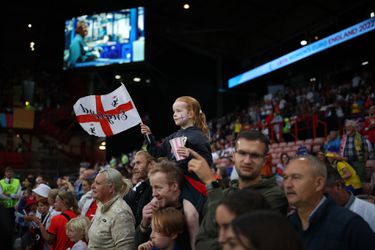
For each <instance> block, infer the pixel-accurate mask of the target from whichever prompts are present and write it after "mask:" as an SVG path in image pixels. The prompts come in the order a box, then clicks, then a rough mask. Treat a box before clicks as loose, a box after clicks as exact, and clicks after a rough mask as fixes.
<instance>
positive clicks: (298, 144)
mask: <svg viewBox="0 0 375 250" xmlns="http://www.w3.org/2000/svg"><path fill="white" fill-rule="evenodd" d="M304 143H305V142H304V141H303V140H298V141H296V145H297V146H301V145H303V144H304Z"/></svg>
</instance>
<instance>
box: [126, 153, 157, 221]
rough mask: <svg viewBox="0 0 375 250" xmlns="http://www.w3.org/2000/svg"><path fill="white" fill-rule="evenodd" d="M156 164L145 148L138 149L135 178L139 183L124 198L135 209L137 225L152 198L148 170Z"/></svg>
mask: <svg viewBox="0 0 375 250" xmlns="http://www.w3.org/2000/svg"><path fill="white" fill-rule="evenodd" d="M154 164H155V161H154V158H153V157H152V156H151V155H150V154H149V153H148V152H147V151H145V150H141V151H138V152H137V153H136V154H135V157H134V168H133V178H134V179H136V181H137V183H136V184H135V187H134V188H133V189H131V190H129V192H128V193H127V194H126V196H125V197H124V200H125V201H126V203H128V205H129V206H130V208H131V209H132V211H133V214H134V217H135V222H136V223H135V226H136V227H137V226H138V225H139V223H140V222H141V220H142V209H143V207H144V206H146V205H147V204H148V203H149V202H150V201H151V199H152V188H151V186H150V181H149V179H148V172H149V170H150V169H151V168H152V166H153V165H154Z"/></svg>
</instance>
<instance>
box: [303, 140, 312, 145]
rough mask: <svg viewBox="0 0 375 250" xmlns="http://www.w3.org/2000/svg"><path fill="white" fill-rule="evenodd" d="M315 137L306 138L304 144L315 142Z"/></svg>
mask: <svg viewBox="0 0 375 250" xmlns="http://www.w3.org/2000/svg"><path fill="white" fill-rule="evenodd" d="M313 142H314V139H306V140H305V143H304V144H310V145H311V144H313Z"/></svg>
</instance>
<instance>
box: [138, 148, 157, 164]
mask: <svg viewBox="0 0 375 250" xmlns="http://www.w3.org/2000/svg"><path fill="white" fill-rule="evenodd" d="M137 155H143V156H144V157H145V158H146V161H147V163H150V162H154V161H155V158H154V157H153V156H152V155H150V154H149V153H148V152H147V151H146V150H140V151H138V152H137V153H136V154H135V156H137Z"/></svg>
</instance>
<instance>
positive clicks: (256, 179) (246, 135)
mask: <svg viewBox="0 0 375 250" xmlns="http://www.w3.org/2000/svg"><path fill="white" fill-rule="evenodd" d="M190 153H191V155H192V157H193V158H194V159H192V160H191V161H190V162H189V170H190V171H194V172H195V173H196V174H197V175H198V177H199V178H200V179H201V180H202V182H203V183H205V184H206V187H207V190H208V204H207V207H208V210H207V212H206V214H205V216H204V218H203V221H202V223H201V226H200V229H199V233H198V236H197V241H196V245H195V246H196V249H198V250H200V249H202V250H207V249H220V246H219V244H218V241H217V238H218V233H219V231H218V225H217V222H216V220H215V211H216V207H217V206H218V203H219V202H220V201H221V200H222V199H223V198H224V197H226V196H227V195H229V194H231V193H233V192H236V191H238V190H242V189H251V190H254V191H256V192H259V193H260V194H262V195H263V196H264V198H265V199H266V201H267V202H268V203H269V204H270V206H271V208H272V209H274V210H277V211H279V212H280V213H282V214H286V211H287V208H288V202H287V200H286V198H285V195H284V194H283V192H282V190H281V189H280V188H279V187H278V186H277V184H276V181H275V180H274V179H273V178H270V179H263V178H262V177H261V174H260V172H261V168H262V166H263V164H264V162H265V157H266V155H267V153H268V140H267V138H266V137H265V136H264V135H263V134H262V133H261V132H259V131H257V130H252V131H243V132H241V133H240V134H239V135H238V137H237V139H236V142H235V152H234V153H233V156H232V157H233V161H234V166H235V169H236V171H237V173H238V177H239V178H238V183H233V184H232V185H231V187H229V188H227V189H225V190H222V189H221V188H220V186H219V185H218V182H217V181H216V179H215V177H214V175H213V173H212V172H211V170H210V169H209V166H208V164H207V162H206V161H205V160H204V159H203V158H202V157H201V156H200V155H199V154H197V153H196V152H194V151H192V150H190Z"/></svg>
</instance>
